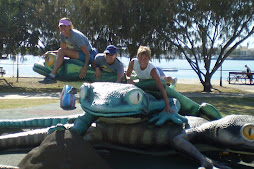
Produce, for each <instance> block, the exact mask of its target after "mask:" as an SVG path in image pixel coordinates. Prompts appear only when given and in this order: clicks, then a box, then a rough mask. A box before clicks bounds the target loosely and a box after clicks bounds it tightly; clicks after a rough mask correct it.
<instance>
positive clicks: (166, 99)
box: [150, 68, 173, 113]
mask: <svg viewBox="0 0 254 169" xmlns="http://www.w3.org/2000/svg"><path fill="white" fill-rule="evenodd" d="M150 75H151V76H152V77H153V79H154V81H155V83H156V86H157V87H158V89H159V90H160V92H161V94H162V97H163V99H164V101H165V109H164V111H167V112H168V113H170V112H173V110H172V109H171V108H170V105H169V102H168V96H167V93H166V91H165V89H164V87H163V85H162V83H161V79H160V77H159V76H158V74H157V72H156V68H153V69H152V70H151V73H150Z"/></svg>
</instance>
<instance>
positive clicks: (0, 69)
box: [0, 67, 6, 77]
mask: <svg viewBox="0 0 254 169" xmlns="http://www.w3.org/2000/svg"><path fill="white" fill-rule="evenodd" d="M0 74H1V77H3V75H5V74H6V72H5V70H4V69H3V67H0Z"/></svg>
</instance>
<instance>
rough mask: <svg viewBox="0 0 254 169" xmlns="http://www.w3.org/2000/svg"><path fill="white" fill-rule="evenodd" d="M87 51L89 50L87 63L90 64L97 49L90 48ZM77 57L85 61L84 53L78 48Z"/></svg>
mask: <svg viewBox="0 0 254 169" xmlns="http://www.w3.org/2000/svg"><path fill="white" fill-rule="evenodd" d="M89 52H90V60H89V64H90V63H91V62H92V61H93V60H94V57H95V56H96V55H97V53H98V51H97V49H96V48H92V49H91V50H90V51H89ZM78 57H79V60H81V61H85V58H86V55H85V54H84V53H83V52H82V51H81V50H80V51H79V52H78Z"/></svg>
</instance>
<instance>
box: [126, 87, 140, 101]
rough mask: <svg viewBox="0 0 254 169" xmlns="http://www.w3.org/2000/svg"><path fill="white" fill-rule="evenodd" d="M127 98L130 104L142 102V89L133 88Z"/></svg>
mask: <svg viewBox="0 0 254 169" xmlns="http://www.w3.org/2000/svg"><path fill="white" fill-rule="evenodd" d="M126 99H127V101H128V102H129V103H130V104H134V105H137V104H139V103H141V102H142V99H143V92H141V91H140V89H135V90H132V91H130V92H128V94H127V95H126Z"/></svg>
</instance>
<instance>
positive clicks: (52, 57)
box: [45, 53, 56, 66]
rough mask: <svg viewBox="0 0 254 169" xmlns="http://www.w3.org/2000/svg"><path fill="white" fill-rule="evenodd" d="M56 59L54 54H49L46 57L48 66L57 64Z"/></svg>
mask: <svg viewBox="0 0 254 169" xmlns="http://www.w3.org/2000/svg"><path fill="white" fill-rule="evenodd" d="M55 59H56V55H55V54H53V53H50V54H47V55H46V57H45V60H46V65H48V66H52V65H53V64H54V62H55Z"/></svg>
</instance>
